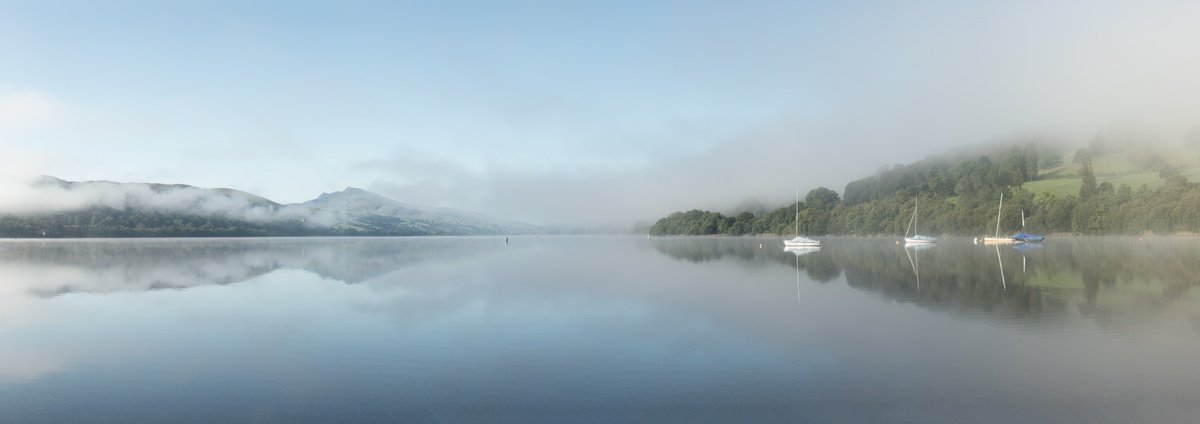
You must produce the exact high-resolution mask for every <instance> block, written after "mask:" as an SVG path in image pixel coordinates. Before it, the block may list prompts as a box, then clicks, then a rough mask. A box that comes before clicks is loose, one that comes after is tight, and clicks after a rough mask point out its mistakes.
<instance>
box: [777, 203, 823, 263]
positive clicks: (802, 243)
mask: <svg viewBox="0 0 1200 424" xmlns="http://www.w3.org/2000/svg"><path fill="white" fill-rule="evenodd" d="M783 246H784V249H785V250H786V249H787V248H790V247H820V246H821V241H820V240H814V239H810V238H808V237H801V236H800V192H799V191H796V237H793V238H792V239H791V240H784V241H783Z"/></svg>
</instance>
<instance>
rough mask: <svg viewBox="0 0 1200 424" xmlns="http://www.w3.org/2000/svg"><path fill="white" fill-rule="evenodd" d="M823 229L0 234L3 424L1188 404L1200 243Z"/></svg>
mask: <svg viewBox="0 0 1200 424" xmlns="http://www.w3.org/2000/svg"><path fill="white" fill-rule="evenodd" d="M825 242H826V244H825V247H822V248H821V249H819V250H812V251H799V252H795V253H793V252H785V251H782V250H781V249H780V248H781V243H780V241H779V240H778V239H773V238H761V239H758V238H679V239H674V238H668V239H659V238H656V239H644V238H622V237H539V238H532V237H519V238H512V239H511V240H510V243H509V244H508V245H507V246H506V245H505V244H504V240H503V239H502V238H496V237H479V238H380V239H328V238H324V239H258V240H244V239H243V240H234V239H212V240H86V241H71V240H55V241H46V242H43V241H5V242H0V281H2V283H0V291H2V293H3V296H0V303H2V304H0V419H2V420H4V421H13V422H94V421H97V420H100V421H106V420H107V421H122V422H155V421H172V422H212V421H223V422H240V421H247V420H250V418H249V417H254V418H253V420H255V421H258V422H328V421H339V420H354V421H365V422H395V421H397V420H400V421H437V420H450V421H464V420H465V421H529V420H545V419H550V420H570V419H574V420H579V419H589V420H598V421H628V420H653V421H673V422H678V421H695V420H698V419H709V420H717V421H742V422H744V421H746V420H751V421H753V420H755V419H756V417H763V416H769V417H777V419H779V420H782V421H796V420H822V421H828V420H835V421H837V420H849V421H903V420H914V421H922V422H963V421H964V420H970V421H975V422H1011V421H1012V420H1013V419H1017V420H1025V421H1055V420H1064V419H1066V420H1083V421H1088V422H1132V421H1176V420H1179V419H1185V418H1186V417H1189V416H1192V414H1194V413H1196V412H1197V411H1196V405H1197V403H1196V402H1195V400H1196V399H1195V397H1194V396H1193V395H1192V393H1194V392H1195V391H1196V390H1197V389H1200V387H1197V383H1196V382H1197V381H1200V375H1198V374H1197V373H1196V372H1193V371H1190V370H1191V369H1193V367H1190V366H1188V364H1190V361H1191V359H1190V358H1191V357H1192V356H1194V352H1197V351H1200V313H1198V312H1197V311H1200V304H1198V303H1197V302H1200V298H1198V297H1197V296H1196V294H1195V293H1194V290H1193V289H1192V288H1193V286H1194V285H1195V284H1196V283H1195V282H1196V281H1197V277H1200V275H1197V271H1196V270H1195V269H1194V267H1192V266H1191V258H1194V257H1196V255H1197V254H1200V241H1197V240H1195V239H1192V238H1156V239H1151V238H1147V239H1144V240H1142V239H1138V238H1083V237H1081V238H1056V239H1055V240H1053V242H1047V243H1045V244H1044V246H1038V247H1034V246H1030V247H1025V248H1022V249H1021V250H1018V249H1014V248H1013V247H1011V246H1003V247H999V248H996V247H994V246H975V245H972V244H971V243H970V240H969V239H954V238H951V239H946V240H943V241H942V242H941V243H939V245H937V246H934V247H932V248H928V249H924V250H914V249H905V248H904V247H902V246H899V245H896V244H895V243H894V241H893V240H890V239H872V238H829V239H826V240H825ZM760 243H761V245H762V247H760ZM100 388H104V389H103V390H100ZM63 399H70V400H69V401H66V402H64V401H63Z"/></svg>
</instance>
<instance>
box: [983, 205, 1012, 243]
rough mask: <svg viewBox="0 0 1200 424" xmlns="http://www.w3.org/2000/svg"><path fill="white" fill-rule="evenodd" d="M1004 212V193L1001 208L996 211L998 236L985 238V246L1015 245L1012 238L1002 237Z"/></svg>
mask: <svg viewBox="0 0 1200 424" xmlns="http://www.w3.org/2000/svg"><path fill="white" fill-rule="evenodd" d="M1003 211H1004V193H1000V208H999V209H998V210H996V235H995V236H994V237H984V238H983V243H984V244H1009V243H1014V242H1016V240H1013V238H1012V237H1000V214H1001V213H1002V212H1003Z"/></svg>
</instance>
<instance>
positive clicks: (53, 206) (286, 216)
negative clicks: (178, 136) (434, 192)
mask: <svg viewBox="0 0 1200 424" xmlns="http://www.w3.org/2000/svg"><path fill="white" fill-rule="evenodd" d="M88 208H109V209H115V210H126V209H136V210H140V211H153V212H176V213H186V214H189V215H198V216H221V217H226V218H231V219H239V220H245V221H249V222H257V223H267V222H274V221H283V220H288V221H292V220H303V221H305V222H306V223H309V224H313V225H323V226H328V225H332V224H334V223H336V222H339V221H340V220H341V219H343V217H342V216H340V215H338V213H336V212H331V211H324V210H316V209H310V208H306V207H303V206H298V205H279V204H277V203H274V202H271V201H270V200H267V199H263V198H260V197H257V196H254V195H251V194H248V193H244V192H240V191H234V190H224V189H201V188H197V187H192V186H184V185H151V184H145V183H116V182H109V181H89V182H82V183H68V182H65V181H62V180H58V179H56V178H52V177H37V178H21V177H9V178H3V179H0V214H9V215H36V214H45V213H57V212H70V211H78V210H84V209H88Z"/></svg>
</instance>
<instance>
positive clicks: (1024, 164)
mask: <svg viewBox="0 0 1200 424" xmlns="http://www.w3.org/2000/svg"><path fill="white" fill-rule="evenodd" d="M1105 149H1107V147H1106V146H1105V145H1104V144H1103V143H1102V142H1095V141H1094V142H1093V143H1092V145H1091V146H1089V147H1088V148H1083V149H1080V150H1079V151H1077V152H1076V154H1075V156H1074V166H1077V167H1078V169H1079V175H1080V177H1079V178H1080V180H1081V181H1080V189H1079V192H1078V193H1077V194H1069V195H1055V194H1052V193H1049V192H1042V193H1033V192H1030V191H1028V190H1025V189H1024V188H1023V187H1022V185H1023V184H1024V183H1026V182H1030V181H1034V180H1036V179H1038V178H1039V174H1040V173H1041V171H1043V170H1046V169H1049V168H1054V167H1057V166H1060V165H1061V164H1062V161H1063V158H1062V155H1061V154H1059V153H1057V152H1049V154H1045V153H1043V154H1039V151H1038V148H1037V146H1036V145H1035V144H1033V143H1030V144H1026V145H1024V146H1017V147H1011V148H1008V149H1006V150H1003V151H1000V152H998V153H992V154H984V155H981V156H978V157H977V158H974V159H964V158H957V159H955V158H946V157H932V158H929V159H925V160H922V161H919V162H916V163H913V164H911V165H907V166H905V165H897V166H894V167H892V168H890V169H885V170H881V171H880V172H879V173H877V174H876V175H873V176H870V177H867V178H864V179H860V180H857V181H853V182H851V183H849V184H847V185H846V189H845V195H844V196H842V197H841V198H840V199H839V197H838V194H837V193H836V192H834V191H832V190H830V189H828V188H824V187H820V188H817V189H814V190H812V191H810V192H809V193H808V195H806V196H805V198H804V201H803V202H800V203H798V204H793V205H787V206H784V207H780V208H778V209H775V210H772V211H769V212H766V213H762V214H758V215H755V214H753V213H750V212H742V213H739V214H736V215H734V216H727V215H724V214H722V213H719V212H712V211H703V210H690V211H686V212H676V213H672V214H670V215H668V216H666V217H664V218H662V219H659V220H658V221H657V222H656V223H655V224H654V225H652V226H651V227H650V229H649V233H650V234H651V235H718V234H719V235H745V234H759V235H765V234H777V235H778V234H790V233H793V232H795V231H796V229H795V224H794V223H795V217H796V215H797V214H798V215H799V217H800V219H799V232H800V233H801V234H807V235H826V234H853V235H881V234H903V233H904V232H905V230H906V228H907V226H908V223H909V221H910V219H911V217H912V215H913V208H914V202H919V204H920V208H919V215H918V216H917V222H918V230H919V231H920V232H921V233H922V234H947V235H949V234H957V235H979V234H990V233H992V231H994V229H995V225H996V213H997V202H998V201H999V199H1000V195H1001V194H1003V195H1004V199H1005V200H1004V204H1005V207H1004V211H1003V214H1002V215H1001V216H1000V227H1001V233H1002V234H1011V233H1013V232H1015V231H1017V230H1019V229H1021V214H1022V212H1024V214H1025V230H1026V231H1029V232H1040V233H1076V234H1143V233H1177V232H1200V185H1198V184H1196V183H1192V182H1188V181H1187V178H1185V177H1184V176H1182V175H1179V172H1178V170H1177V169H1175V168H1173V167H1171V166H1170V165H1167V164H1166V163H1165V161H1163V160H1161V158H1157V157H1153V156H1151V157H1150V159H1146V160H1144V161H1143V162H1144V166H1146V167H1152V168H1154V169H1159V170H1160V172H1159V176H1160V178H1163V180H1164V181H1163V184H1162V185H1161V186H1159V187H1156V188H1150V187H1148V186H1146V185H1140V186H1138V187H1136V188H1135V187H1130V186H1129V185H1126V184H1121V185H1119V186H1114V185H1113V184H1111V183H1108V182H1104V183H1099V184H1097V181H1096V176H1095V173H1094V170H1093V163H1092V160H1093V158H1094V157H1096V156H1099V155H1100V154H1103V153H1105V152H1106V151H1105Z"/></svg>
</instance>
